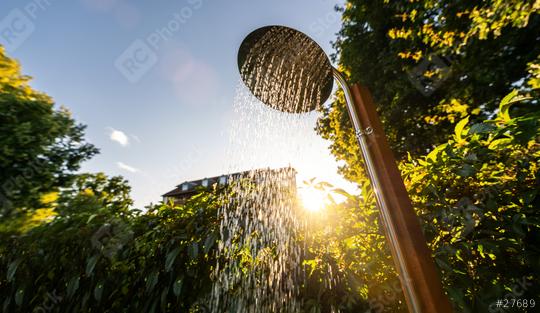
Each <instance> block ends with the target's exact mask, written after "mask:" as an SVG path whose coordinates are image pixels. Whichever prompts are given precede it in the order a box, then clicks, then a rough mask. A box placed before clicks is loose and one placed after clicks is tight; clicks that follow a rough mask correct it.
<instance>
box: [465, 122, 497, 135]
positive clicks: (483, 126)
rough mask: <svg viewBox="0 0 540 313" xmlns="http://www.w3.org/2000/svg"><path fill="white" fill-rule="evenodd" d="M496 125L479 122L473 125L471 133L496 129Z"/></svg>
mask: <svg viewBox="0 0 540 313" xmlns="http://www.w3.org/2000/svg"><path fill="white" fill-rule="evenodd" d="M495 129H496V127H495V126H493V125H491V124H487V123H477V124H474V125H472V126H471V128H470V129H469V134H482V133H488V132H491V131H493V130H495Z"/></svg>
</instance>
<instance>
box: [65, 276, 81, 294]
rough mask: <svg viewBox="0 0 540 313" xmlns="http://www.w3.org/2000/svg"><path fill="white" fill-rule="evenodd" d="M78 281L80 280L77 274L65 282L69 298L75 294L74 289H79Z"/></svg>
mask: <svg viewBox="0 0 540 313" xmlns="http://www.w3.org/2000/svg"><path fill="white" fill-rule="evenodd" d="M79 281H80V277H79V276H77V277H73V278H71V279H70V280H69V282H68V284H67V296H68V297H69V298H71V297H72V296H73V295H74V294H75V291H77V289H79Z"/></svg>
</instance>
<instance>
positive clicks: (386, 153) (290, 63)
mask: <svg viewBox="0 0 540 313" xmlns="http://www.w3.org/2000/svg"><path fill="white" fill-rule="evenodd" d="M366 44H368V43H366ZM238 67H239V70H240V76H241V78H242V80H243V82H244V83H245V85H246V86H247V87H248V88H249V90H250V91H251V92H252V93H253V95H254V96H255V97H257V98H258V99H259V100H261V101H262V102H263V103H265V104H266V105H268V106H270V107H272V108H274V109H276V110H279V111H283V112H287V113H290V114H300V113H307V112H310V111H313V110H316V109H317V108H320V107H321V106H322V105H323V104H324V102H325V101H326V100H327V99H328V98H329V97H330V95H331V93H332V88H333V83H334V79H335V80H336V81H337V82H338V84H339V86H340V87H341V88H342V90H343V92H344V94H345V100H346V104H347V109H348V112H349V116H350V119H351V122H352V124H353V126H354V130H355V136H356V138H357V140H358V144H359V146H360V150H361V153H362V157H363V160H364V165H365V168H366V172H367V174H368V176H369V179H370V181H371V184H372V187H373V190H374V194H375V198H376V200H377V206H378V208H379V211H380V216H381V220H382V223H383V225H384V229H385V232H386V238H387V240H388V242H389V244H390V248H391V249H390V250H391V251H392V256H393V259H394V263H395V265H396V268H397V270H398V273H399V277H400V281H401V286H402V289H403V293H404V295H405V299H406V301H407V306H408V308H409V311H410V312H414V313H434V312H437V313H451V312H452V307H451V305H450V302H449V300H448V298H447V296H446V295H445V293H444V291H443V288H442V284H441V281H440V278H439V274H438V272H437V269H436V267H435V264H434V262H433V259H432V258H431V254H430V250H429V248H428V246H427V244H426V240H425V238H424V235H423V233H422V229H421V227H420V223H419V221H418V218H417V216H416V214H415V212H414V209H413V207H412V204H411V201H410V198H409V196H408V194H407V191H406V189H405V185H404V183H403V180H402V178H401V175H400V172H399V170H398V168H397V165H396V160H395V159H394V157H393V155H392V151H391V150H390V147H389V145H388V142H387V140H386V136H385V134H384V130H383V127H382V124H381V121H380V119H379V117H378V115H377V112H376V110H375V105H374V103H373V100H372V97H371V94H370V92H369V90H368V89H367V88H366V87H365V86H362V85H359V84H354V85H351V86H349V84H348V83H347V80H346V78H345V76H344V75H343V74H342V73H341V72H339V71H338V70H337V69H335V68H334V67H332V65H331V63H330V60H329V59H328V57H327V56H326V54H325V53H324V51H323V50H322V48H321V47H320V46H319V45H318V44H317V43H316V42H315V41H313V40H312V39H311V38H310V37H308V36H307V35H305V34H304V33H302V32H299V31H297V30H295V29H292V28H289V27H285V26H266V27H262V28H259V29H257V30H255V31H253V32H252V33H250V34H249V35H248V36H247V37H246V38H245V39H244V41H243V42H242V44H241V45H240V49H239V52H238Z"/></svg>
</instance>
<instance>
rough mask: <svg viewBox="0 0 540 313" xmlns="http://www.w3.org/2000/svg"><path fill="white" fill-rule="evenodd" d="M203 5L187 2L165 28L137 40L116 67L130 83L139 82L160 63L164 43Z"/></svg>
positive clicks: (198, 1) (200, 2) (193, 0)
mask: <svg viewBox="0 0 540 313" xmlns="http://www.w3.org/2000/svg"><path fill="white" fill-rule="evenodd" d="M202 5H203V0H187V5H185V6H184V7H183V8H181V9H180V10H179V11H178V12H176V13H174V14H173V18H172V19H170V20H169V21H168V22H167V23H166V24H165V25H164V26H162V27H161V28H158V29H156V30H154V31H153V32H151V33H150V34H148V35H147V36H146V37H145V38H143V39H141V38H139V39H136V40H135V41H133V42H132V43H131V44H130V45H129V47H128V48H127V49H126V50H124V52H123V53H122V54H121V55H120V56H119V57H118V58H116V60H115V62H114V66H115V67H116V68H117V69H118V71H120V73H122V75H123V76H124V77H125V78H126V79H127V80H128V81H129V82H130V83H137V82H139V81H140V80H141V79H142V78H143V77H144V75H145V74H146V73H148V71H150V69H151V68H152V67H154V65H156V63H157V61H158V57H157V54H156V52H157V51H158V50H159V47H160V45H161V44H162V43H164V42H166V41H168V40H169V39H171V38H172V37H173V36H174V35H175V34H176V33H177V32H178V31H180V29H181V28H182V25H184V24H185V23H187V21H188V20H189V19H191V17H192V16H193V14H194V13H195V11H197V10H199V9H200V8H201V7H202Z"/></svg>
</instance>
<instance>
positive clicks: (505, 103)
mask: <svg viewBox="0 0 540 313" xmlns="http://www.w3.org/2000/svg"><path fill="white" fill-rule="evenodd" d="M528 99H531V98H530V97H526V96H522V95H519V92H518V90H517V89H514V90H512V92H510V93H509V94H507V95H506V96H505V97H504V98H503V99H502V100H501V103H500V104H499V113H498V115H499V117H500V118H501V119H502V120H503V121H505V122H508V121H509V120H511V117H510V113H509V111H510V107H511V106H512V104H514V103H516V102H520V101H523V100H528Z"/></svg>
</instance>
